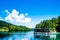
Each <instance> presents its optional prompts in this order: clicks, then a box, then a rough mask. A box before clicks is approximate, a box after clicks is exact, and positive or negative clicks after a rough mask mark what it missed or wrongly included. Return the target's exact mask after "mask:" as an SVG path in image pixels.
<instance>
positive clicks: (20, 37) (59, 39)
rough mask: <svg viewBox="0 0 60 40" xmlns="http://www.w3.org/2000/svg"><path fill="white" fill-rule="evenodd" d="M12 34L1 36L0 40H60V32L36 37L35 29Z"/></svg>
mask: <svg viewBox="0 0 60 40" xmlns="http://www.w3.org/2000/svg"><path fill="white" fill-rule="evenodd" d="M9 34H11V35H7V36H4V37H0V40H60V33H57V34H54V35H50V36H49V37H47V36H44V37H40V36H39V37H35V35H34V31H30V32H13V33H9Z"/></svg>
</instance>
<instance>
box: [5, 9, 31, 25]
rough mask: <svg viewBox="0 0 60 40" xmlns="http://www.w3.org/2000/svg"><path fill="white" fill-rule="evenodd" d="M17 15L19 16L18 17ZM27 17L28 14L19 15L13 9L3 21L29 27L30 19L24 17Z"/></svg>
mask: <svg viewBox="0 0 60 40" xmlns="http://www.w3.org/2000/svg"><path fill="white" fill-rule="evenodd" d="M5 11H6V13H8V11H7V10H5ZM18 14H19V15H18ZM26 16H28V13H26V14H25V15H24V14H23V13H22V14H20V13H19V12H18V11H16V10H15V9H13V10H12V12H11V13H10V12H9V14H8V16H6V17H5V20H6V21H8V22H11V23H13V24H19V25H24V26H28V25H29V26H30V25H31V18H30V17H26Z"/></svg>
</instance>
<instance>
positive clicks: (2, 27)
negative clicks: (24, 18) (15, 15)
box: [0, 20, 31, 32]
mask: <svg viewBox="0 0 60 40" xmlns="http://www.w3.org/2000/svg"><path fill="white" fill-rule="evenodd" d="M30 30H31V28H28V27H26V26H21V25H20V26H17V25H14V24H11V23H8V22H5V21H2V20H0V31H1V32H2V31H8V32H11V31H14V32H15V31H20V32H22V31H30Z"/></svg>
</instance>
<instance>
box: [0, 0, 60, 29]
mask: <svg viewBox="0 0 60 40" xmlns="http://www.w3.org/2000/svg"><path fill="white" fill-rule="evenodd" d="M58 16H60V0H0V20H4V21H6V22H9V23H12V24H15V25H24V26H27V27H29V28H34V27H35V25H36V24H38V23H40V22H41V21H43V20H47V19H48V20H49V19H52V18H53V17H58Z"/></svg>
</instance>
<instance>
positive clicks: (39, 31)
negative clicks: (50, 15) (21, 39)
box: [34, 28, 56, 40]
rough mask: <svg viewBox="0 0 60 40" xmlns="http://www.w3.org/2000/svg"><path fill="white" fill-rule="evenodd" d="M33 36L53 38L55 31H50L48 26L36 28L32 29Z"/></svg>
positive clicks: (54, 37) (48, 39)
mask: <svg viewBox="0 0 60 40" xmlns="http://www.w3.org/2000/svg"><path fill="white" fill-rule="evenodd" d="M34 37H35V38H40V39H43V40H52V39H53V40H55V39H56V35H55V32H53V31H51V30H50V29H49V28H36V29H34Z"/></svg>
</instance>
